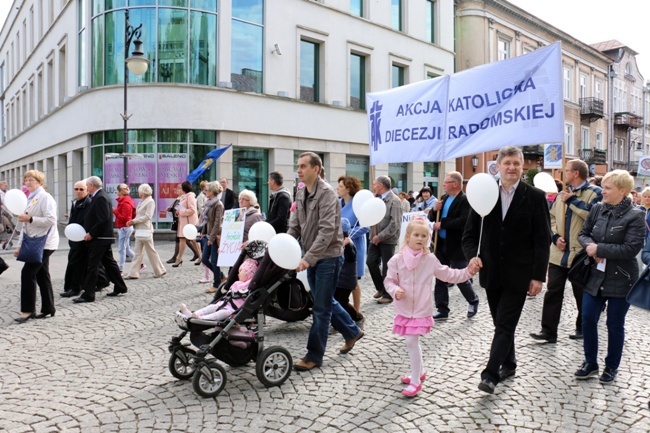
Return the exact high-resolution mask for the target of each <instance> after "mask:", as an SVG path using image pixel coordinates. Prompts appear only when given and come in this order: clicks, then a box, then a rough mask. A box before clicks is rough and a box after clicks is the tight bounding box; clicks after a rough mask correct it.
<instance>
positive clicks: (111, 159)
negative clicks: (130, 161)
mask: <svg viewBox="0 0 650 433" xmlns="http://www.w3.org/2000/svg"><path fill="white" fill-rule="evenodd" d="M102 181H103V182H104V186H103V189H104V191H105V192H106V194H108V196H109V197H110V198H111V203H112V204H113V207H115V206H117V201H115V199H116V198H117V186H118V185H119V184H121V183H123V182H124V158H123V157H121V156H118V155H111V156H109V155H104V179H102Z"/></svg>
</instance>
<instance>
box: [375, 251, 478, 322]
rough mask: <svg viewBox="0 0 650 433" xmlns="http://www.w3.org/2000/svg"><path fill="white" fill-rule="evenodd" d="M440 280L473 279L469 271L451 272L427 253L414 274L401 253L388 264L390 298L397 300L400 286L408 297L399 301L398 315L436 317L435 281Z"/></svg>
mask: <svg viewBox="0 0 650 433" xmlns="http://www.w3.org/2000/svg"><path fill="white" fill-rule="evenodd" d="M434 277H435V278H439V279H441V280H443V281H446V282H448V283H462V282H463V281H467V280H469V279H470V278H471V277H472V276H471V274H470V273H469V271H468V270H467V268H465V269H451V268H450V267H449V266H445V265H442V264H440V261H439V260H438V258H437V257H436V256H435V255H434V254H427V255H425V256H424V257H422V258H421V259H420V263H419V264H418V267H417V268H415V269H414V270H412V271H409V270H408V269H406V265H405V264H404V260H403V259H402V253H401V252H399V253H397V254H395V255H394V256H393V258H391V259H390V260H389V261H388V274H386V279H385V280H384V286H385V287H386V291H387V292H388V294H389V295H391V296H392V297H393V298H395V292H396V291H397V289H399V288H400V287H401V288H402V289H403V290H404V292H405V293H404V297H402V299H400V300H399V301H398V300H395V301H394V302H393V306H394V307H395V313H397V314H400V315H402V316H404V317H409V318H423V317H428V316H431V315H432V314H433V297H432V295H431V292H432V285H433V278H434Z"/></svg>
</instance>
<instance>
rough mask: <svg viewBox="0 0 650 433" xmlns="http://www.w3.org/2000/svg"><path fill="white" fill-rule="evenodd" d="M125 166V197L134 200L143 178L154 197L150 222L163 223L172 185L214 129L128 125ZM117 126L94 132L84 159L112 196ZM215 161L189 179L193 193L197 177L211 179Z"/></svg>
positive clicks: (203, 150)
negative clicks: (133, 127)
mask: <svg viewBox="0 0 650 433" xmlns="http://www.w3.org/2000/svg"><path fill="white" fill-rule="evenodd" d="M128 134H129V135H128V143H129V144H128V148H127V153H130V154H133V155H132V156H129V158H128V160H127V162H126V168H127V171H128V174H129V186H130V189H131V197H132V198H133V199H134V201H135V202H136V203H138V202H139V197H138V187H139V186H140V185H141V184H142V183H148V184H149V185H151V187H152V189H153V198H154V200H155V201H156V210H157V212H156V214H155V216H154V220H153V222H154V224H155V227H156V228H168V227H169V226H170V224H171V215H167V213H166V212H165V210H166V209H167V207H168V206H169V205H170V204H171V203H172V202H173V201H174V200H175V198H176V193H175V186H176V185H178V184H179V183H181V182H183V181H184V180H185V179H186V177H187V175H188V174H189V173H190V172H191V171H192V170H194V168H196V167H197V166H198V165H199V164H200V163H201V161H203V160H204V158H205V155H206V154H207V153H208V152H210V151H211V150H213V149H214V148H215V146H216V142H217V133H216V131H206V130H183V129H181V130H176V129H157V130H156V129H141V130H129V133H128ZM123 150H124V149H123V131H122V130H112V131H103V132H96V133H94V134H92V135H91V149H90V159H91V166H92V175H94V176H99V177H100V178H102V180H103V182H104V189H105V190H106V192H107V193H108V194H109V195H110V196H111V197H112V198H115V196H116V187H117V185H118V184H120V183H122V182H124V168H125V163H124V158H123V157H122V156H121V155H122V152H123ZM216 178H217V173H216V166H215V165H213V166H212V167H210V168H209V169H208V170H207V171H206V172H205V173H203V175H201V176H200V177H199V179H197V180H196V182H195V183H194V189H195V192H196V193H198V184H199V183H200V181H201V180H215V179H216Z"/></svg>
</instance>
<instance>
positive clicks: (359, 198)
mask: <svg viewBox="0 0 650 433" xmlns="http://www.w3.org/2000/svg"><path fill="white" fill-rule="evenodd" d="M373 197H374V194H373V193H371V192H370V191H368V190H367V189H362V190H360V191H359V192H357V193H356V194H355V195H354V197H353V198H352V211H354V214H355V215H356V216H357V218H359V214H360V213H361V208H362V207H363V205H364V204H365V203H366V202H367V201H368V200H370V199H371V198H373Z"/></svg>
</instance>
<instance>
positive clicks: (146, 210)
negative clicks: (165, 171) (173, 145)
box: [126, 183, 167, 280]
mask: <svg viewBox="0 0 650 433" xmlns="http://www.w3.org/2000/svg"><path fill="white" fill-rule="evenodd" d="M152 194H153V191H152V189H151V187H150V186H149V184H146V183H143V184H141V185H140V186H139V187H138V195H139V196H140V198H141V199H142V200H141V201H140V204H139V205H138V207H137V208H136V210H135V218H134V219H132V220H131V221H127V223H126V225H127V226H128V227H131V226H133V227H134V228H135V247H134V250H135V257H134V258H133V263H132V264H131V269H130V270H129V275H127V277H126V279H127V280H134V279H138V278H140V269H141V266H140V265H141V264H142V259H144V253H145V251H146V253H147V257H148V258H149V263H151V267H152V268H153V276H154V278H160V277H162V276H163V275H165V274H166V273H167V270H166V269H165V266H164V265H163V263H162V260H160V256H159V255H158V252H157V251H156V249H155V248H154V246H153V225H152V224H151V219H152V218H153V214H154V212H155V211H156V203H155V202H154V201H153V198H151V195H152Z"/></svg>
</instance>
